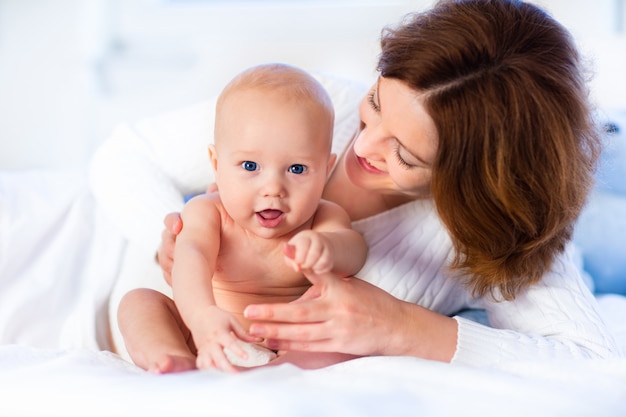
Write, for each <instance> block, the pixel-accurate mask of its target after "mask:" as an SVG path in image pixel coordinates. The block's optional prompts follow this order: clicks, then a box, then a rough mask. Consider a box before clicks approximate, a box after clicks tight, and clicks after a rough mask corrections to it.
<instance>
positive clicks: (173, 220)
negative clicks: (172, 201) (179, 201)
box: [163, 212, 183, 240]
mask: <svg viewBox="0 0 626 417" xmlns="http://www.w3.org/2000/svg"><path fill="white" fill-rule="evenodd" d="M163 224H164V225H165V229H166V230H167V231H169V232H170V233H171V234H172V235H173V236H177V235H178V234H179V233H180V231H181V230H182V229H183V221H182V219H181V218H180V213H178V212H173V213H168V214H167V215H165V218H164V219H163ZM174 240H176V239H175V238H174Z"/></svg>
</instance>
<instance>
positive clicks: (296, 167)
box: [289, 164, 306, 174]
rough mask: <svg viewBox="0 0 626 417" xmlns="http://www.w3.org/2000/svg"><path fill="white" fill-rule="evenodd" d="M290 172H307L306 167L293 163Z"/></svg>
mask: <svg viewBox="0 0 626 417" xmlns="http://www.w3.org/2000/svg"><path fill="white" fill-rule="evenodd" d="M289 172H291V173H292V174H303V173H305V172H306V167H305V166H304V165H301V164H293V165H292V166H290V167H289Z"/></svg>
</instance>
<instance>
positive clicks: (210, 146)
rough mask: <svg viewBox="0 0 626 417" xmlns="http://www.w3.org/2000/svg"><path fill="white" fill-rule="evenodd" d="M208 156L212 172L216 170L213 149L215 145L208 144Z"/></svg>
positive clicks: (215, 155)
mask: <svg viewBox="0 0 626 417" xmlns="http://www.w3.org/2000/svg"><path fill="white" fill-rule="evenodd" d="M209 158H211V165H212V166H213V172H217V151H216V150H215V145H209Z"/></svg>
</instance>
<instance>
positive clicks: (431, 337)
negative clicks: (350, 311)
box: [380, 300, 458, 362]
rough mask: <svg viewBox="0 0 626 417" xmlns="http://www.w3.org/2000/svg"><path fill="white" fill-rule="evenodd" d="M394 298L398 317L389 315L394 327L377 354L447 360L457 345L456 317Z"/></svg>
mask: <svg viewBox="0 0 626 417" xmlns="http://www.w3.org/2000/svg"><path fill="white" fill-rule="evenodd" d="M397 302H398V303H399V305H398V307H399V317H396V318H391V319H390V321H389V323H390V324H392V325H394V328H392V330H391V333H390V334H389V335H388V336H387V338H388V340H389V343H388V344H387V346H386V347H385V350H383V351H382V352H380V354H382V355H395V356H415V357H419V358H423V359H431V360H437V361H442V362H450V361H451V360H452V358H453V356H454V353H455V351H456V345H457V331H458V328H457V327H458V326H457V322H456V320H454V319H453V318H450V317H447V316H444V315H441V314H438V313H435V312H433V311H431V310H428V309H426V308H424V307H420V306H418V305H416V304H412V303H408V302H404V301H399V300H397ZM381 336H382V337H385V336H384V335H381Z"/></svg>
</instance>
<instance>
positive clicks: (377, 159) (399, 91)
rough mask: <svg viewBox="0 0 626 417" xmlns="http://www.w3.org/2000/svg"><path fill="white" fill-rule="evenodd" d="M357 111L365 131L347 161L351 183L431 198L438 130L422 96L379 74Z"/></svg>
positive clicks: (405, 194) (399, 193)
mask: <svg viewBox="0 0 626 417" xmlns="http://www.w3.org/2000/svg"><path fill="white" fill-rule="evenodd" d="M359 113H360V116H361V131H360V133H359V134H358V136H357V137H356V138H355V139H354V140H353V142H352V144H351V146H350V148H349V149H348V152H347V155H346V160H345V168H346V171H347V174H348V177H349V178H350V181H351V182H352V183H353V184H354V185H356V186H358V187H361V188H365V189H368V190H372V191H378V192H380V193H382V194H391V195H404V196H410V197H415V198H420V197H427V196H429V195H430V180H431V169H432V164H433V161H434V159H435V154H436V151H437V130H436V128H435V124H434V122H433V120H432V118H431V117H430V116H429V115H428V113H426V110H425V108H424V105H423V96H422V95H420V94H419V93H418V92H416V91H415V90H413V89H411V88H410V87H408V86H407V85H406V84H404V83H403V82H402V81H398V80H395V79H392V78H383V77H379V78H378V81H377V82H376V84H374V86H373V87H372V89H371V90H370V92H369V93H368V95H367V96H366V97H364V98H363V100H362V101H361V105H360V108H359Z"/></svg>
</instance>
